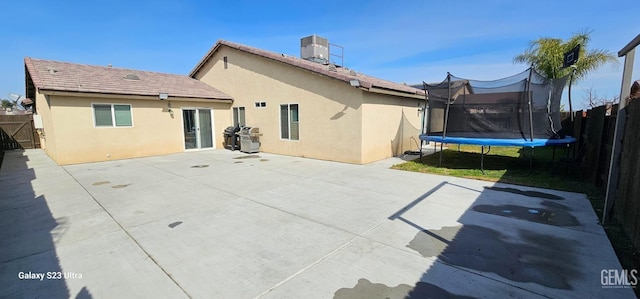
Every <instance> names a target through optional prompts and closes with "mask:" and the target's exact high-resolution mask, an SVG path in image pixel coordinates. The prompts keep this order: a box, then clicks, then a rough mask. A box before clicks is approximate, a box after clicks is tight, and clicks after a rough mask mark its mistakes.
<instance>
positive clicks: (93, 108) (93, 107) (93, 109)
mask: <svg viewBox="0 0 640 299" xmlns="http://www.w3.org/2000/svg"><path fill="white" fill-rule="evenodd" d="M96 106H109V108H111V110H110V113H111V125H110V126H102V125H100V126H99V125H98V124H97V123H96V121H97V119H96ZM115 106H129V119H130V121H131V125H126V126H118V124H117V123H116V113H115ZM91 117H92V119H93V127H94V128H97V129H102V128H133V127H134V123H133V105H132V104H123V103H91Z"/></svg>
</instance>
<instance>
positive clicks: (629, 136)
mask: <svg viewBox="0 0 640 299" xmlns="http://www.w3.org/2000/svg"><path fill="white" fill-rule="evenodd" d="M624 109H625V110H626V116H627V117H626V124H625V134H624V137H623V139H622V140H623V141H622V152H621V154H620V177H619V183H618V192H617V196H616V199H615V206H614V208H613V210H614V217H615V218H616V219H617V220H618V221H620V223H622V225H623V226H624V228H625V230H626V231H627V233H628V234H629V237H630V238H631V240H632V241H633V243H634V244H635V246H636V248H640V217H639V215H638V214H640V184H639V183H638V182H640V159H639V157H638V153H639V151H640V117H639V116H640V100H634V101H631V103H630V104H629V105H628V106H627V107H625V108H624Z"/></svg>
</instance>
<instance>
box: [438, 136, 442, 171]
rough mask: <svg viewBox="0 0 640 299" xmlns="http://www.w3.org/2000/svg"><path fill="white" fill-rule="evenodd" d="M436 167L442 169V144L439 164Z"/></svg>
mask: <svg viewBox="0 0 640 299" xmlns="http://www.w3.org/2000/svg"><path fill="white" fill-rule="evenodd" d="M438 167H442V142H440V164H438Z"/></svg>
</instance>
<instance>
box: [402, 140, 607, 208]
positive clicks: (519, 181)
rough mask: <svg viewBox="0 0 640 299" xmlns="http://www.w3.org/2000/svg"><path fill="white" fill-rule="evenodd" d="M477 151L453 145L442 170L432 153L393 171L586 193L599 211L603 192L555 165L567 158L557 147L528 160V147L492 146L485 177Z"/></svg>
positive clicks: (544, 149)
mask: <svg viewBox="0 0 640 299" xmlns="http://www.w3.org/2000/svg"><path fill="white" fill-rule="evenodd" d="M480 151H481V147H480V146H476V145H460V151H458V147H457V146H456V145H451V146H450V148H449V149H446V150H444V151H443V152H442V167H439V161H440V153H435V154H432V155H429V156H424V157H423V158H422V163H421V162H420V159H416V160H414V161H409V162H405V163H402V164H398V165H394V166H393V167H392V168H393V169H400V170H407V171H415V172H424V173H433V174H440V175H448V176H455V177H462V178H470V179H477V180H483V181H491V182H501V183H508V184H515V185H523V186H532V187H540V188H547V189H555V190H563V191H571V192H580V193H586V194H587V196H588V197H589V200H591V201H592V203H594V204H596V205H598V207H597V208H598V209H600V210H601V209H602V202H601V201H602V199H603V197H604V193H603V191H602V190H601V189H600V188H597V187H595V186H593V185H592V184H589V183H586V182H584V181H583V180H582V177H581V176H580V174H579V172H578V171H577V170H575V169H571V167H569V169H566V168H565V167H563V166H562V165H560V164H558V163H557V161H558V159H559V158H560V157H564V156H566V151H565V149H564V148H557V149H556V152H555V157H553V156H554V153H553V148H552V147H541V148H535V149H534V150H533V159H531V157H532V155H531V149H528V148H525V149H523V148H520V147H505V146H499V147H491V150H490V151H489V153H488V154H485V157H484V172H485V173H484V174H483V173H482V171H481V170H480V160H481V157H480V155H481V154H480ZM486 151H487V147H485V152H486ZM552 158H553V161H552ZM530 165H531V166H530ZM567 170H568V173H567ZM594 207H595V205H594Z"/></svg>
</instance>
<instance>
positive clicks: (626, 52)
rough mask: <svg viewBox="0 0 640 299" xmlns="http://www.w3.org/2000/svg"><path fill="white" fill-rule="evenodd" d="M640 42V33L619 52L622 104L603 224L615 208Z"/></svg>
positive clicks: (616, 129) (612, 154) (605, 198)
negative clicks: (619, 167)
mask: <svg viewBox="0 0 640 299" xmlns="http://www.w3.org/2000/svg"><path fill="white" fill-rule="evenodd" d="M639 44H640V34H638V35H637V36H636V37H635V38H634V39H633V40H632V41H631V42H629V43H628V44H627V45H626V46H624V48H622V50H620V51H619V52H618V57H622V56H624V71H623V72H622V84H621V87H620V104H619V105H618V117H616V128H615V133H614V134H613V145H612V146H613V148H612V150H611V163H610V164H609V178H608V179H607V193H606V195H605V197H604V209H603V211H602V224H605V223H607V221H608V220H609V219H608V216H609V215H610V213H611V209H612V208H613V201H614V200H615V196H616V191H617V188H618V179H619V176H620V169H618V165H619V160H620V152H621V145H622V138H623V136H624V122H625V120H626V113H625V112H624V108H625V105H626V98H627V96H629V95H630V94H631V77H632V76H633V62H634V59H635V55H636V47H637V46H638V45H639Z"/></svg>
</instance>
